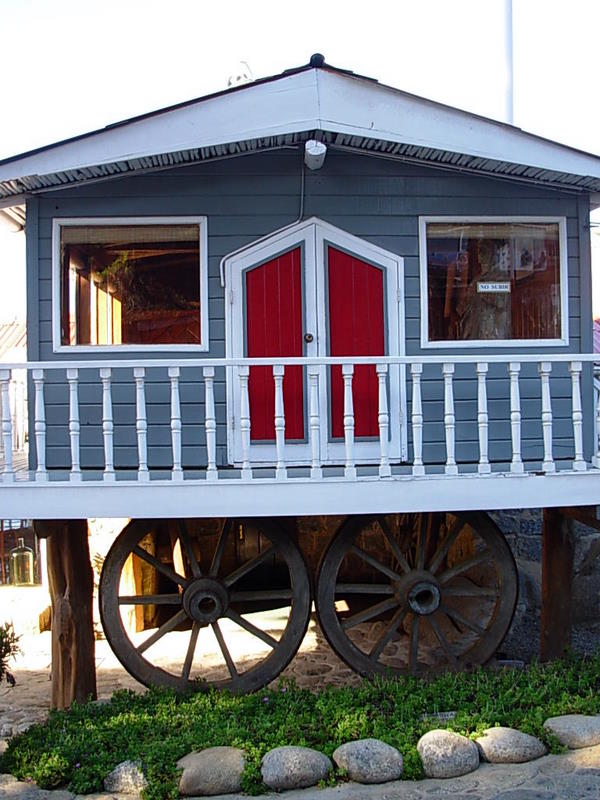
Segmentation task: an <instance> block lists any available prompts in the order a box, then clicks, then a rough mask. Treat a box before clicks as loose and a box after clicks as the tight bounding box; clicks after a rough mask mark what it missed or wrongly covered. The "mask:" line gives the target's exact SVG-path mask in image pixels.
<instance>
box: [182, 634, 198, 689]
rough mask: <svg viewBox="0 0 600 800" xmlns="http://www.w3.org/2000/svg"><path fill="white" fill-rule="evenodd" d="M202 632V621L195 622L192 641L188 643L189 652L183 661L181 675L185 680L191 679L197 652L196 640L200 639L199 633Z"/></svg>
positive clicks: (191, 636)
mask: <svg viewBox="0 0 600 800" xmlns="http://www.w3.org/2000/svg"><path fill="white" fill-rule="evenodd" d="M199 633H200V623H199V622H194V624H193V625H192V633H191V635H190V643H189V645H188V649H187V653H186V654H185V661H184V662H183V669H182V670H181V677H182V678H183V680H184V681H187V680H189V677H190V671H191V669H192V663H193V661H194V653H195V652H196V642H197V641H198V634H199Z"/></svg>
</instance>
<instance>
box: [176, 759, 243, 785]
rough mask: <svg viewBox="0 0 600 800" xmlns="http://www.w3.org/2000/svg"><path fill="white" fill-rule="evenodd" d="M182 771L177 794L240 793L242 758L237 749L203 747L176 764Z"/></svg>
mask: <svg viewBox="0 0 600 800" xmlns="http://www.w3.org/2000/svg"><path fill="white" fill-rule="evenodd" d="M177 766H178V767H179V769H182V770H183V772H182V773H181V777H180V778H179V794H181V795H184V796H187V797H190V796H197V797H198V796H202V795H213V794H233V793H234V792H240V791H241V790H242V773H243V771H244V766H245V758H244V753H243V751H242V750H238V748H237V747H207V748H206V749H205V750H200V751H199V752H195V753H188V754H187V756H184V757H183V758H180V759H179V761H178V762H177Z"/></svg>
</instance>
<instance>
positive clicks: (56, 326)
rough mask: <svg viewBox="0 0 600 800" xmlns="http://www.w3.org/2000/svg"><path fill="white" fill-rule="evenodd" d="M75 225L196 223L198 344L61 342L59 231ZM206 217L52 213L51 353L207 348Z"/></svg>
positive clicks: (178, 350) (200, 350) (193, 350)
mask: <svg viewBox="0 0 600 800" xmlns="http://www.w3.org/2000/svg"><path fill="white" fill-rule="evenodd" d="M74 225H78V226H79V225H90V226H96V225H198V228H199V248H200V263H199V265H198V266H199V270H200V344H199V345H196V344H117V345H81V344H78V345H63V344H62V341H61V338H62V337H61V333H60V312H61V308H60V299H61V298H60V280H61V265H60V232H61V228H63V227H68V226H74ZM209 349H210V341H209V311H208V220H207V217H206V216H173V217H171V216H158V217H54V218H53V220H52V352H54V353H123V352H141V353H150V352H157V351H169V352H171V351H172V352H190V351H191V352H195V353H198V352H208V350H209Z"/></svg>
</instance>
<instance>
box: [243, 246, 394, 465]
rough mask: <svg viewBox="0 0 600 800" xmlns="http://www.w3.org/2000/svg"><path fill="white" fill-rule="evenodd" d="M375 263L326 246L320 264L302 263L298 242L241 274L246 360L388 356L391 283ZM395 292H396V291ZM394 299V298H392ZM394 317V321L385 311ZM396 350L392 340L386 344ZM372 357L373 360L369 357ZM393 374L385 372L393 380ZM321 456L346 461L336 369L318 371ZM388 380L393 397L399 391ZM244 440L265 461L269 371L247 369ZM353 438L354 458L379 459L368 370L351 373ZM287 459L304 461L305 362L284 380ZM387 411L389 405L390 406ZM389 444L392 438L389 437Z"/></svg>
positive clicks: (270, 417)
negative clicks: (248, 439) (247, 409)
mask: <svg viewBox="0 0 600 800" xmlns="http://www.w3.org/2000/svg"><path fill="white" fill-rule="evenodd" d="M390 279H392V280H397V278H396V276H395V275H394V274H393V272H392V273H390V271H389V270H386V269H385V268H384V267H382V266H378V265H377V264H375V263H370V262H368V261H366V260H363V259H361V258H359V257H357V256H356V255H353V254H352V253H349V252H346V251H344V250H342V249H339V248H336V247H333V246H331V245H326V246H325V248H324V258H323V261H322V262H321V264H320V269H319V267H318V265H312V267H311V265H310V264H308V263H306V260H305V259H304V257H303V250H302V248H301V247H300V246H298V247H295V248H293V249H290V250H288V251H287V252H284V253H282V254H280V255H277V256H276V257H274V258H271V259H270V260H268V261H266V262H263V263H261V264H259V265H257V266H255V267H252V268H250V269H246V270H244V274H243V281H242V283H243V294H244V298H245V299H244V316H245V319H244V339H245V347H244V349H245V354H246V355H247V356H248V357H249V358H264V357H267V358H268V357H286V356H306V357H315V358H318V357H319V356H373V357H376V356H382V355H387V354H389V353H390V341H389V339H390V333H391V334H392V336H393V335H394V333H393V329H394V327H395V329H396V331H397V322H395V326H394V325H392V331H390V327H389V324H388V323H389V314H388V311H389V309H387V308H386V306H387V305H388V304H387V302H386V300H387V299H388V297H389V295H390V292H389V289H390V288H392V289H393V288H394V287H390V286H388V285H387V283H388V282H389V280H390ZM396 291H397V290H396ZM392 296H393V292H392ZM392 316H394V315H392ZM391 350H392V352H393V353H395V352H397V341H394V342H393V343H392V348H391ZM375 360H376V359H374V361H375ZM397 375H398V370H397V368H393V369H392V370H391V373H390V376H391V379H392V384H393V383H394V382H395V383H397ZM319 378H320V380H319V387H320V391H319V400H320V403H319V411H320V418H321V422H320V429H321V441H320V447H321V460H322V461H323V462H324V463H327V462H329V463H331V462H336V461H341V460H343V455H344V453H343V437H344V420H343V418H344V384H343V378H342V369H341V366H328V367H322V368H321V369H320V375H319ZM392 384H388V392H389V391H390V390H391V396H392V399H393V400H395V401H396V402H397V400H398V396H397V391H395V390H394V386H393V385H392ZM249 395H250V417H251V444H252V447H253V449H254V450H255V451H256V452H257V453H258V454H259V460H269V459H268V454H269V450H270V449H271V448H273V444H274V442H275V426H274V414H275V399H274V382H273V370H272V367H262V366H260V367H251V369H250V381H249ZM352 395H353V405H354V420H355V423H354V424H355V427H354V435H355V438H356V456H357V459H359V460H361V459H362V460H364V461H369V460H376V458H377V456H378V453H379V445H378V442H379V425H378V411H379V405H378V402H379V401H378V396H379V391H378V380H377V373H376V368H375V364H374V363H373V364H369V365H357V366H355V368H354V375H353V382H352ZM283 399H284V409H285V440H286V457H287V458H289V461H290V462H292V463H293V462H296V463H302V462H304V461H307V460H308V459H309V446H308V404H309V397H308V381H307V369H306V367H304V366H287V367H286V368H285V376H284V380H283ZM392 415H393V409H392ZM393 438H394V439H396V437H395V436H394V437H393Z"/></svg>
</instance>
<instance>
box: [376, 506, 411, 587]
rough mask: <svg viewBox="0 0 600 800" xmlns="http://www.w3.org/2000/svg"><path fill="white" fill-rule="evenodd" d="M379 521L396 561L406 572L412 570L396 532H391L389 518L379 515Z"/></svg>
mask: <svg viewBox="0 0 600 800" xmlns="http://www.w3.org/2000/svg"><path fill="white" fill-rule="evenodd" d="M377 522H378V523H379V527H380V528H381V530H382V531H383V535H384V536H385V538H386V539H387V541H388V544H389V546H390V549H391V551H392V553H393V554H394V556H395V558H396V561H397V562H398V563H399V564H400V569H401V570H402V572H406V573H408V572H410V567H409V565H408V561H407V560H406V558H405V557H404V553H403V552H402V550H401V549H400V545H399V544H398V542H397V541H396V540H395V539H394V534H393V533H392V532H391V530H390V528H389V525H388V524H387V520H386V519H385V517H377Z"/></svg>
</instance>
